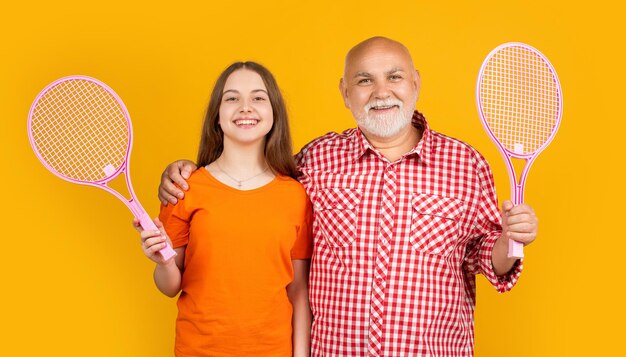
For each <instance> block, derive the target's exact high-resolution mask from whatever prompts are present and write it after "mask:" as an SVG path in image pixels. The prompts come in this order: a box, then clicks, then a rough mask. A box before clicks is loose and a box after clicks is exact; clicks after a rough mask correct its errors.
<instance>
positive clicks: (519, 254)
mask: <svg viewBox="0 0 626 357" xmlns="http://www.w3.org/2000/svg"><path fill="white" fill-rule="evenodd" d="M507 256H508V257H509V258H524V243H521V242H518V241H515V240H513V239H509V254H508V255H507Z"/></svg>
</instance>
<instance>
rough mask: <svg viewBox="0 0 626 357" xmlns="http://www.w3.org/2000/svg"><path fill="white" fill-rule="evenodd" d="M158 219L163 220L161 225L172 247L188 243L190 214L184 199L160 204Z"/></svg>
mask: <svg viewBox="0 0 626 357" xmlns="http://www.w3.org/2000/svg"><path fill="white" fill-rule="evenodd" d="M159 220H161V222H163V227H165V231H166V232H167V235H168V236H169V238H170V240H171V241H172V247H173V248H180V247H182V246H185V245H187V243H189V222H190V214H189V212H187V209H186V207H185V200H184V199H183V200H180V201H178V203H177V204H175V205H173V204H171V203H170V204H168V205H167V206H164V205H163V204H161V212H160V213H159Z"/></svg>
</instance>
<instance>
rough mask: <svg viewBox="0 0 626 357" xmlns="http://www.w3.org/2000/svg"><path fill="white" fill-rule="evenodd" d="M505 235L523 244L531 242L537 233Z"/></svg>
mask: <svg viewBox="0 0 626 357" xmlns="http://www.w3.org/2000/svg"><path fill="white" fill-rule="evenodd" d="M509 233H510V234H509V235H507V238H509V239H512V240H514V241H516V242H520V243H524V245H527V244H530V243H532V242H533V241H534V240H535V238H537V235H536V234H534V233H511V232H509Z"/></svg>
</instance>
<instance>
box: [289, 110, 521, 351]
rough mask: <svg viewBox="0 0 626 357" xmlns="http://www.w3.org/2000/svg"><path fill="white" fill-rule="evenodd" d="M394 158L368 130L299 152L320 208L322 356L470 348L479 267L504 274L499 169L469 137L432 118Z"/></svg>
mask: <svg viewBox="0 0 626 357" xmlns="http://www.w3.org/2000/svg"><path fill="white" fill-rule="evenodd" d="M413 125H414V126H415V127H417V128H418V129H420V131H422V132H423V134H422V138H421V140H420V141H419V143H418V144H417V145H416V146H415V148H413V149H412V150H411V151H410V152H408V153H406V154H405V155H404V156H402V158H400V159H399V160H397V161H395V162H389V161H388V160H387V159H385V158H384V157H383V156H382V155H381V154H380V152H378V151H377V150H376V149H374V148H373V147H372V146H371V145H370V143H369V142H368V141H367V140H366V139H365V137H364V136H363V134H362V133H361V131H360V130H357V129H348V130H346V131H344V132H343V133H342V134H337V133H329V134H326V135H324V136H323V137H320V138H318V139H316V140H314V141H312V142H311V143H309V144H308V145H307V146H305V147H304V148H303V149H302V151H301V152H300V153H299V154H298V155H297V157H296V158H297V160H298V164H299V168H300V170H301V172H302V175H301V177H300V181H301V182H302V183H303V184H304V187H305V188H306V190H307V192H308V194H309V196H310V198H311V201H312V202H313V206H314V210H315V220H314V225H313V232H314V241H315V248H314V255H313V258H312V262H311V276H310V297H311V309H312V311H313V315H314V322H313V330H312V355H313V356H341V357H344V356H388V357H395V356H471V355H473V349H474V318H473V314H474V307H475V296H476V286H475V275H476V274H478V273H481V274H483V275H484V276H485V277H486V278H487V280H489V282H490V283H491V284H493V285H494V286H495V288H496V289H497V290H498V291H500V292H504V291H507V290H509V289H511V288H512V287H513V285H515V283H516V281H517V279H518V277H519V275H520V273H521V270H522V265H521V263H518V264H517V265H516V266H515V267H514V268H513V269H512V270H511V272H510V273H509V274H507V275H506V276H504V277H497V276H496V275H495V273H494V271H493V266H492V263H491V252H492V250H493V246H494V243H495V241H496V239H497V238H498V237H499V236H500V233H501V225H500V212H499V209H498V204H497V199H496V194H495V188H494V183H493V177H492V174H491V170H490V168H489V165H488V163H487V162H486V160H485V159H484V158H483V157H482V156H481V155H480V154H479V153H478V152H477V151H476V150H474V149H473V148H472V147H470V146H469V145H467V144H465V143H463V142H461V141H459V140H456V139H452V138H449V137H447V136H444V135H442V134H439V133H437V132H435V131H433V130H430V129H429V127H428V124H427V122H426V120H425V119H424V117H423V116H422V115H421V114H419V113H418V112H416V113H415V115H414V117H413Z"/></svg>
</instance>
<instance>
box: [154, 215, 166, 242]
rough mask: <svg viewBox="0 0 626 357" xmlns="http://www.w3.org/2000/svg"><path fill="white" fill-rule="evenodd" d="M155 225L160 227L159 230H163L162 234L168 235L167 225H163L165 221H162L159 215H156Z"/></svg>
mask: <svg viewBox="0 0 626 357" xmlns="http://www.w3.org/2000/svg"><path fill="white" fill-rule="evenodd" d="M154 225H155V226H156V227H157V228H158V229H159V231H160V232H161V235H162V236H164V237H167V232H166V231H165V226H164V225H163V222H161V220H160V219H159V217H156V218H155V219H154Z"/></svg>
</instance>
